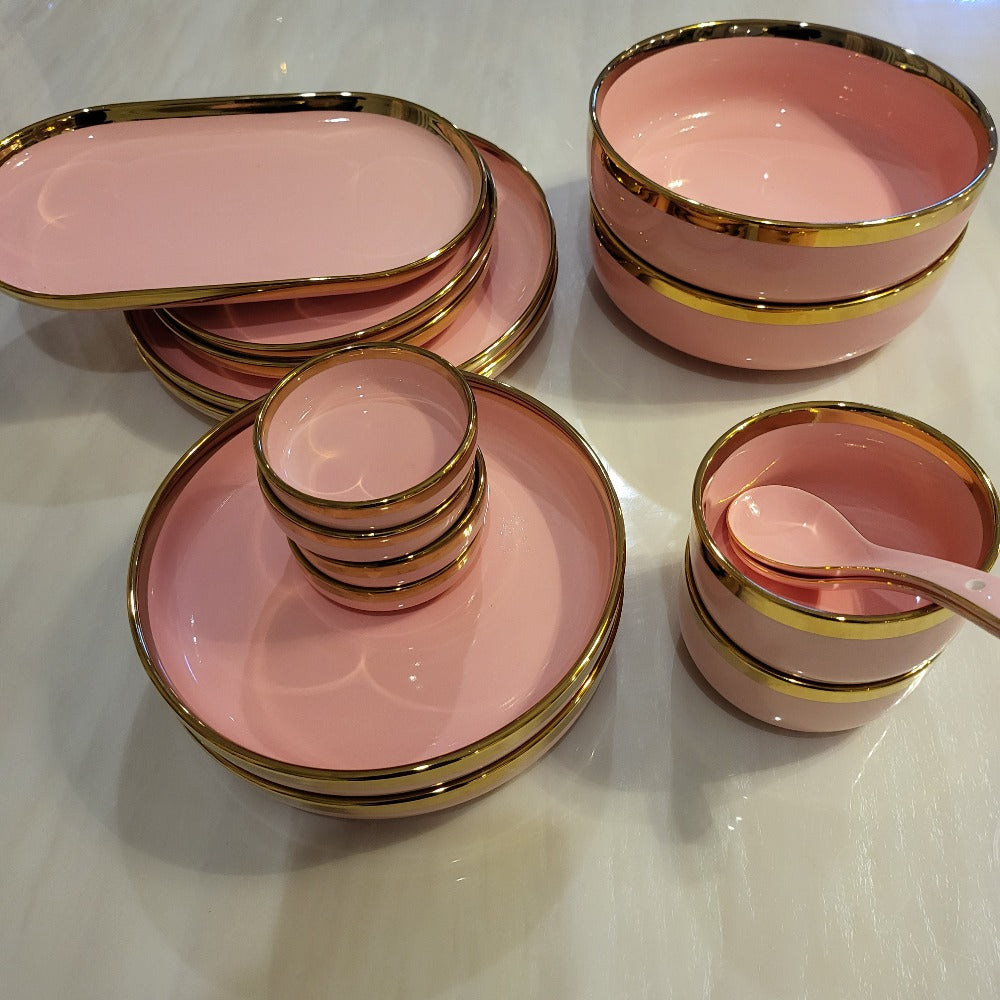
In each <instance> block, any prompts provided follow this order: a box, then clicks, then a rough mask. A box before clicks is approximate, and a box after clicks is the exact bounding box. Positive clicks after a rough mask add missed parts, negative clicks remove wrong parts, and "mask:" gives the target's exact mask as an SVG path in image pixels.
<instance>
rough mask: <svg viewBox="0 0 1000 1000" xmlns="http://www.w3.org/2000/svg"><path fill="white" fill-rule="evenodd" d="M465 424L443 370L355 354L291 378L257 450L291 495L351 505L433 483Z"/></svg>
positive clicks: (457, 394)
mask: <svg viewBox="0 0 1000 1000" xmlns="http://www.w3.org/2000/svg"><path fill="white" fill-rule="evenodd" d="M468 423H469V410H468V407H467V403H466V397H465V396H464V395H463V394H462V392H461V390H460V387H459V385H458V384H457V383H456V381H455V380H454V379H452V378H450V377H449V376H448V373H447V372H445V371H444V370H438V369H437V368H433V367H427V366H426V365H424V364H421V363H419V362H416V361H412V360H410V359H409V358H405V357H390V356H386V355H384V354H370V353H367V352H359V353H357V354H356V355H354V356H352V357H351V358H350V359H349V360H339V361H337V362H336V363H333V364H326V365H319V366H314V367H311V368H308V369H307V370H306V371H305V372H303V373H302V375H301V376H299V377H297V379H296V380H295V382H294V383H293V384H292V386H291V389H290V391H288V392H287V393H286V394H285V395H283V396H281V397H279V399H278V401H277V403H276V405H275V409H274V413H273V417H272V419H271V422H270V424H269V426H268V427H267V429H266V431H265V434H264V451H265V454H266V456H267V459H268V462H269V463H270V465H271V467H272V469H274V471H275V472H276V473H277V474H278V475H279V476H280V477H281V479H282V480H283V481H284V482H285V483H286V484H287V485H289V486H292V487H293V488H294V489H297V490H299V491H300V492H302V493H306V494H308V495H310V496H314V497H320V498H322V499H324V500H334V501H339V502H347V503H350V502H358V501H364V500H372V499H379V498H383V497H390V496H393V495H395V494H398V493H402V492H404V491H406V490H408V489H411V488H412V487H414V486H417V485H419V484H421V483H423V482H424V481H425V480H427V479H430V478H431V477H433V476H434V475H435V474H436V473H438V472H439V471H440V470H441V469H442V468H443V467H444V466H445V465H447V463H448V462H449V461H450V460H451V459H452V458H453V457H454V456H455V454H456V452H457V451H458V449H459V446H460V445H461V443H462V441H463V439H464V438H465V435H466V432H467V430H468Z"/></svg>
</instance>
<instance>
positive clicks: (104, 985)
mask: <svg viewBox="0 0 1000 1000" xmlns="http://www.w3.org/2000/svg"><path fill="white" fill-rule="evenodd" d="M712 16H718V17H732V16H772V17H789V18H793V19H796V20H798V19H805V20H813V21H818V22H824V23H830V24H837V25H840V26H844V27H852V28H856V29H859V30H861V31H865V32H867V33H870V34H874V35H877V36H880V37H884V38H888V39H891V40H893V41H896V42H899V43H902V44H904V45H906V46H908V47H910V48H912V49H914V50H915V51H917V52H919V53H920V54H922V55H924V56H927V57H928V58H930V59H932V60H934V61H936V62H938V63H940V64H941V65H943V66H945V67H947V68H949V69H951V70H952V71H953V72H955V73H956V74H957V75H958V76H959V77H960V78H962V79H963V80H964V81H965V82H966V83H967V84H969V85H970V86H971V87H972V88H973V89H975V90H976V91H977V93H978V94H979V95H980V97H982V99H983V100H984V102H985V103H986V105H987V106H988V107H991V108H993V109H994V111H997V110H1000V68H998V67H1000V60H998V54H997V43H998V42H1000V5H998V4H997V3H996V0H970V2H964V3H960V2H941V0H910V2H904V0H893V2H886V3H879V4H875V3H864V2H862V0H850V2H837V3H834V2H832V0H831V2H801V3H795V4H792V3H788V2H785V0H773V2H772V3H771V4H770V5H764V4H760V3H751V2H744V3H740V2H731V3H729V4H728V5H722V6H716V7H713V8H710V7H707V6H705V5H704V4H698V3H693V2H677V3H674V4H664V3H654V2H646V0H622V2H620V3H609V2H607V0H605V2H603V3H595V2H592V0H586V2H572V0H563V2H551V3H546V2H537V0H536V2H526V0H504V2H488V3H487V2H482V3H472V2H469V3H458V2H450V3H449V2H445V0H425V2H422V3H416V2H406V0H396V2H378V3H365V4H362V3H335V2H330V0H325V2H320V0H308V2H305V0H300V2H298V3H291V2H285V3H281V2H271V0H258V2H255V3H246V4H240V3H236V2H234V0H214V2H211V3H207V2H194V0H173V2H172V3H169V4H167V3H158V4H153V3H144V2H133V3H125V2H113V0H102V2H96V0H95V2H91V3H84V2H82V0H50V2H48V3H45V2H40V0H31V2H28V0H0V95H2V99H0V132H2V133H3V134H7V133H9V132H12V131H14V130H15V129H16V128H18V127H20V126H22V125H25V124H28V123H30V122H33V121H35V120H37V119H40V118H43V117H46V116H48V115H52V114H56V113H58V112H61V111H66V110H70V109H73V108H77V107H81V106H85V105H94V104H102V103H106V102H112V101H129V100H139V99H155V98H165V97H188V96H208V95H218V94H241V93H243V94H250V93H268V92H279V91H289V92H290V91H312V90H346V89H353V90H371V91H380V92H384V93H393V94H398V95H400V96H403V97H407V98H410V99H412V100H415V101H418V102H420V103H423V104H425V105H428V106H430V107H432V108H434V109H435V110H437V111H439V112H440V113H441V114H443V115H445V116H446V117H448V118H450V119H451V120H452V121H454V122H455V123H456V124H458V125H460V126H462V127H464V128H467V129H469V130H471V131H474V132H477V133H479V134H480V135H483V136H485V137H487V138H490V139H492V140H493V141H495V142H496V143H498V144H500V145H501V146H503V147H504V148H506V149H507V150H509V151H510V152H511V153H512V154H513V155H515V156H516V157H518V158H519V159H521V160H522V161H523V162H524V163H525V165H526V166H527V167H528V168H529V169H530V170H531V171H532V172H533V173H534V174H535V175H536V177H537V178H538V180H539V181H540V183H541V184H542V185H543V187H544V189H545V191H546V194H547V196H548V199H549V202H550V205H551V208H552V212H553V215H554V218H555V221H556V225H557V229H558V236H559V249H560V255H561V272H560V276H559V281H558V286H557V290H556V295H555V300H554V303H553V307H552V311H551V315H550V318H549V320H548V322H547V324H546V326H545V328H544V330H543V332H542V333H541V335H540V336H539V338H538V339H537V340H536V342H535V343H534V345H533V346H532V347H531V348H530V349H529V350H528V352H527V353H526V354H525V355H523V356H522V357H521V358H520V359H519V360H518V361H517V362H516V363H515V364H514V365H513V366H512V367H511V368H510V369H509V370H508V372H507V373H506V375H505V378H506V379H507V380H508V381H510V382H511V383H513V384H514V385H517V386H519V387H521V388H523V389H526V390H528V391H529V392H532V393H533V394H535V395H537V396H538V397H540V398H541V399H543V400H544V401H545V402H547V403H549V404H550V405H552V406H554V407H556V408H557V409H558V410H559V411H560V412H562V413H563V414H564V415H565V416H566V417H567V418H568V419H569V420H570V421H571V422H572V423H573V424H574V425H575V426H576V427H578V428H579V429H580V430H581V431H582V433H583V434H584V435H585V436H586V437H587V438H588V440H589V441H590V442H591V444H592V445H593V446H594V447H595V448H596V449H597V451H598V452H599V453H600V454H601V455H602V456H603V458H604V459H605V460H606V462H607V464H608V466H609V467H610V469H611V471H612V475H613V479H614V481H615V484H616V486H617V488H618V490H619V492H620V496H621V501H622V505H623V508H624V512H625V519H626V524H627V530H628V560H629V563H628V574H627V581H626V582H627V596H626V601H625V608H624V615H623V619H622V623H621V629H620V632H619V635H618V639H617V642H616V645H615V648H614V652H613V654H612V657H611V660H610V663H609V667H608V672H607V675H606V678H605V682H604V684H603V685H602V686H601V688H600V689H599V691H598V693H597V695H596V697H595V698H594V700H593V702H592V704H591V705H590V707H589V708H588V709H587V711H586V712H585V713H584V715H583V716H582V717H581V719H580V720H579V722H578V723H577V725H576V726H575V727H574V728H573V729H572V730H571V731H570V733H569V735H568V736H567V737H566V738H565V739H564V740H563V742H562V743H560V744H559V745H558V746H557V747H556V748H555V749H554V750H553V751H552V752H551V753H550V754H549V755H548V756H547V757H545V758H544V759H543V760H542V761H541V762H540V763H538V764H537V765H536V766H535V767H534V768H533V769H531V770H530V771H529V772H527V773H526V774H525V775H523V776H521V777H519V778H518V779H517V780H515V781H514V782H513V783H511V784H509V785H507V786H505V787H504V788H502V789H500V790H499V791H497V792H495V793H493V794H491V795H489V796H487V797H486V798H484V799H481V800H479V801H478V802H475V803H472V804H470V805H468V806H464V807H461V808H458V809H455V810H453V811H450V812H444V813H440V814H437V815H434V816H430V817H423V818H419V819H413V820H403V821H398V822H382V823H349V822H343V821H337V820H333V819H325V818H322V817H316V816H312V815H308V814H305V813H301V812H298V811H296V810H293V809H290V808H288V807H285V806H282V805H281V804H279V803H276V802H272V801H271V800H270V799H267V798H264V797H263V796H262V795H260V794H259V793H258V792H256V791H255V790H253V789H251V788H250V787H248V786H245V785H244V784H243V783H241V782H240V781H239V780H238V779H236V778H234V777H231V776H230V775H229V774H228V773H226V772H225V771H224V770H223V769H222V768H220V767H219V766H218V765H216V764H215V762H214V761H212V760H211V759H210V758H209V757H208V756H207V755H206V754H205V753H204V752H203V751H202V750H201V749H200V748H199V747H198V746H197V745H196V744H195V743H194V742H193V741H192V740H191V739H190V738H189V737H188V736H187V735H186V733H185V732H184V730H183V728H182V726H181V725H180V724H179V722H178V721H177V719H176V718H175V717H174V716H173V714H172V713H171V712H170V710H169V709H168V708H167V707H166V706H165V705H164V704H163V703H162V701H161V700H160V698H159V697H158V696H157V694H156V693H155V692H154V690H153V688H152V686H151V685H150V684H149V682H148V681H147V679H146V676H145V674H144V672H143V670H142V669H141V667H140V664H139V661H138V659H137V657H136V654H135V651H134V649H133V645H132V640H131V638H130V635H129V629H128V623H127V619H126V612H125V600H124V592H125V574H126V564H127V559H128V554H129V549H130V546H131V543H132V539H133V535H134V532H135V529H136V526H137V524H138V521H139V518H140V516H141V514H142V511H143V509H144V508H145V506H146V503H147V501H148V499H149V497H150V496H151V495H152V493H153V491H154V490H155V489H156V487H157V485H158V483H159V482H160V479H161V478H162V476H163V474H164V473H165V472H166V471H167V470H168V469H169V468H170V466H171V465H172V464H173V462H174V461H175V459H176V458H177V457H178V456H179V455H180V454H181V452H182V451H183V450H184V449H185V448H186V447H187V446H188V445H189V444H190V443H192V442H193V441H194V440H195V439H196V438H197V437H199V436H200V435H201V434H202V433H203V432H204V431H205V430H206V428H207V426H208V422H207V421H206V420H205V419H202V418H200V417H198V416H197V415H195V414H193V413H191V412H188V411H187V410H185V409H183V408H182V407H181V406H180V405H179V404H178V403H176V402H175V401H174V400H173V399H172V398H170V397H169V396H168V395H167V394H166V393H165V392H164V391H163V390H162V389H160V387H159V386H158V385H157V383H156V382H155V381H154V379H153V377H152V376H151V375H150V374H149V373H148V372H147V371H146V370H145V369H144V367H143V366H142V364H141V363H140V361H139V359H138V357H137V356H136V353H135V351H134V349H133V347H132V345H131V341H130V339H129V336H128V332H127V330H126V328H125V326H124V323H123V321H122V318H121V316H120V315H119V314H116V313H114V312H109V313H97V312H93V313H88V312H83V313H60V312H56V311H48V310H45V309H41V308H36V307H33V306H28V305H24V304H20V303H18V302H16V301H14V300H12V299H6V298H4V299H3V300H2V301H0V458H2V464H3V473H2V479H0V483H2V485H0V552H2V554H3V555H2V558H0V574H2V590H0V595H2V615H0V788H2V793H0V800H2V806H0V906H2V913H0V996H2V997H4V998H5V1000H26V998H43V997H44V998H48V997H72V998H92V997H93V998H102V1000H112V998H126V997H127V998H130V1000H131V998H137V997H142V998H144V1000H156V998H161V997H183V998H192V997H233V998H258V997H268V998H272V997H297V998H308V997H321V996H322V997H334V996H336V997H358V998H362V997H378V998H383V1000H385V998H390V997H406V998H415V1000H424V998H427V1000H430V998H443V997H468V996H475V997H517V996H539V997H553V998H564V997H565V998H574V1000H575V998H585V997H594V998H606V997H612V996H614V997H629V998H631V997H656V998H666V997H678V998H691V997H713V998H714V997H718V998H723V997H725V998H730V997H739V998H766V1000H779V998H801V997H830V998H838V1000H839V998H846V997H851V998H854V997H872V998H879V1000H884V998H888V997H907V998H914V997H945V998H963V1000H973V998H995V997H996V996H998V995H1000V935H998V928H1000V733H998V730H997V725H996V722H997V718H998V716H1000V671H998V666H1000V658H998V654H997V650H998V646H997V645H996V643H995V642H992V641H991V640H990V639H989V638H987V637H986V635H985V634H984V633H980V632H977V631H975V630H973V629H972V628H971V627H967V628H966V629H964V630H963V631H962V633H961V634H960V635H959V637H958V638H957V639H956V640H955V642H954V643H953V645H952V646H950V647H949V649H948V650H947V651H946V652H945V654H944V655H943V656H942V657H941V658H940V660H939V661H938V663H937V664H936V665H935V667H934V669H933V671H932V672H931V675H930V676H929V677H928V678H927V679H926V681H925V683H924V684H923V685H922V686H921V687H920V688H919V689H918V690H917V691H916V692H915V693H914V695H913V696H912V697H910V698H909V699H907V700H906V701H904V702H903V703H902V704H900V705H899V706H898V707H897V708H895V709H894V710H893V711H891V712H890V713H888V714H887V715H885V716H883V717H882V718H881V719H880V720H879V721H877V722H876V723H874V724H872V725H870V726H868V727H866V728H864V729H861V730H858V731H854V732H851V733H847V734H844V735H836V736H820V737H805V736H799V735H795V734H789V733H784V732H780V731H776V730H772V729H769V728H766V727H764V726H762V725H757V724H755V723H752V722H750V721H748V720H747V719H746V718H745V717H742V716H741V715H739V714H738V713H736V712H735V711H732V710H730V709H728V708H727V707H725V706H724V704H723V703H721V702H720V701H719V700H718V699H716V698H714V697H712V696H710V695H709V694H708V693H707V692H706V689H705V687H704V685H703V684H702V683H700V681H699V680H698V679H697V678H696V674H695V671H694V668H693V666H692V664H691V662H690V660H689V658H688V656H687V654H686V653H685V651H684V649H683V647H682V645H681V642H680V639H679V633H678V627H677V607H676V599H677V590H678V573H679V568H680V562H681V557H682V552H683V547H684V542H685V536H686V534H687V529H688V522H689V491H690V484H691V479H692V475H693V473H694V470H695V467H696V465H697V463H698V461H699V459H700V457H701V455H702V454H703V453H704V451H705V449H706V448H707V446H708V445H709V444H710V443H711V442H712V441H713V440H714V439H715V438H716V437H717V436H718V435H719V434H720V433H721V432H722V431H723V430H725V429H726V428H728V427H729V426H731V425H732V424H733V423H735V422H736V421H738V420H739V419H741V418H742V417H744V416H747V415H749V414H751V413H753V412H756V411H757V410H759V409H762V408H764V407H766V406H770V405H772V404H775V403H779V402H783V401H791V400H796V399H814V398H830V399H836V398H839V399H849V400H860V401H864V402H871V403H877V404H881V405H885V406H889V407H893V408H895V409H898V410H901V411H903V412H905V413H910V414H912V415H914V416H917V417H920V418H922V419H924V420H926V421H928V422H930V423H931V424H934V425H936V426H938V427H940V428H941V429H942V430H944V431H946V432H947V433H949V434H950V435H952V436H953V437H954V438H956V439H958V440H959V441H960V442H961V443H962V444H964V445H965V446H966V447H967V448H968V449H969V450H970V451H971V452H972V454H973V455H975V456H976V457H977V458H978V459H979V460H980V462H981V463H982V464H983V465H984V466H985V467H986V469H987V470H988V471H989V472H990V473H992V475H994V476H995V477H996V476H1000V389H998V380H1000V338H998V334H1000V291H998V289H1000V280H998V276H1000V181H998V180H997V179H995V178H994V179H993V180H992V182H991V183H990V184H989V185H988V186H987V190H986V193H985V195H984V197H983V199H982V200H981V202H980V205H979V208H978V210H977V213H976V216H975V218H974V220H973V224H972V227H971V229H970V231H969V234H968V238H967V239H966V241H965V244H964V246H963V247H962V250H961V252H960V254H959V256H958V258H957V259H956V261H955V264H954V266H953V269H952V270H951V272H950V274H949V275H948V276H947V279H946V281H945V283H944V286H943V288H942V290H941V292H940V295H939V296H938V298H937V299H936V300H935V301H934V303H933V305H932V306H931V307H930V309H929V310H928V311H927V312H926V313H925V314H924V315H923V316H922V317H921V318H920V319H919V320H918V321H917V323H916V324H914V325H913V326H912V327H911V328H910V329H909V330H907V331H906V332H905V333H903V334H902V335H901V336H900V337H899V338H898V339H897V340H895V341H894V342H893V343H892V344H890V345H889V346H888V347H886V348H885V349H883V350H881V351H880V352H878V353H877V354H875V355H874V356H872V357H869V358H866V359H863V360H860V361H857V362H853V363H849V364H846V365H843V366H840V367H837V368H833V369H829V370H820V371H814V372H806V373H796V374H780V375H778V374H760V373H758V374H753V373H745V372H740V371H735V370H723V369H721V368H716V367H712V366H709V365H707V364H703V363H700V362H698V361H695V360H691V359H688V358H685V357H683V356H681V355H679V354H676V353H674V352H672V351H669V350H667V349H666V348H663V347H661V346H660V345H658V344H657V343H655V342H653V341H652V340H651V339H650V338H648V337H646V336H645V335H643V334H642V333H640V332H639V331H637V330H636V329H635V328H633V327H631V326H630V325H629V324H628V323H627V322H626V321H624V320H623V319H621V318H619V317H618V316H616V314H615V312H614V310H613V308H612V307H611V306H610V305H609V303H608V302H607V300H606V299H605V297H604V296H603V294H602V292H601V290H600V288H599V286H598V285H597V283H596V280H595V278H594V276H593V274H592V272H591V267H590V264H589V260H588V253H587V247H586V240H585V237H586V218H587V182H586V138H587V114H586V110H587V100H588V96H589V92H590V88H591V85H592V83H593V81H594V78H595V77H596V75H597V73H598V71H599V70H600V69H601V68H602V67H603V65H604V64H605V63H606V62H607V61H608V60H609V59H610V58H611V57H612V56H614V55H615V54H616V53H617V52H619V51H620V50H621V49H623V48H625V47H626V46H627V45H629V44H630V43H632V42H634V41H637V40H639V39H641V38H644V37H646V36H648V35H651V34H654V33H656V32H658V31H662V30H665V29H667V28H670V27H674V26H678V25H682V24H687V23H691V22H695V21H698V20H703V19H705V18H706V17H712ZM155 238H156V237H155V233H150V234H149V240H150V245H149V252H150V253H155V252H156V248H155ZM942 516H946V514H945V513H944V512H942Z"/></svg>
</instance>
